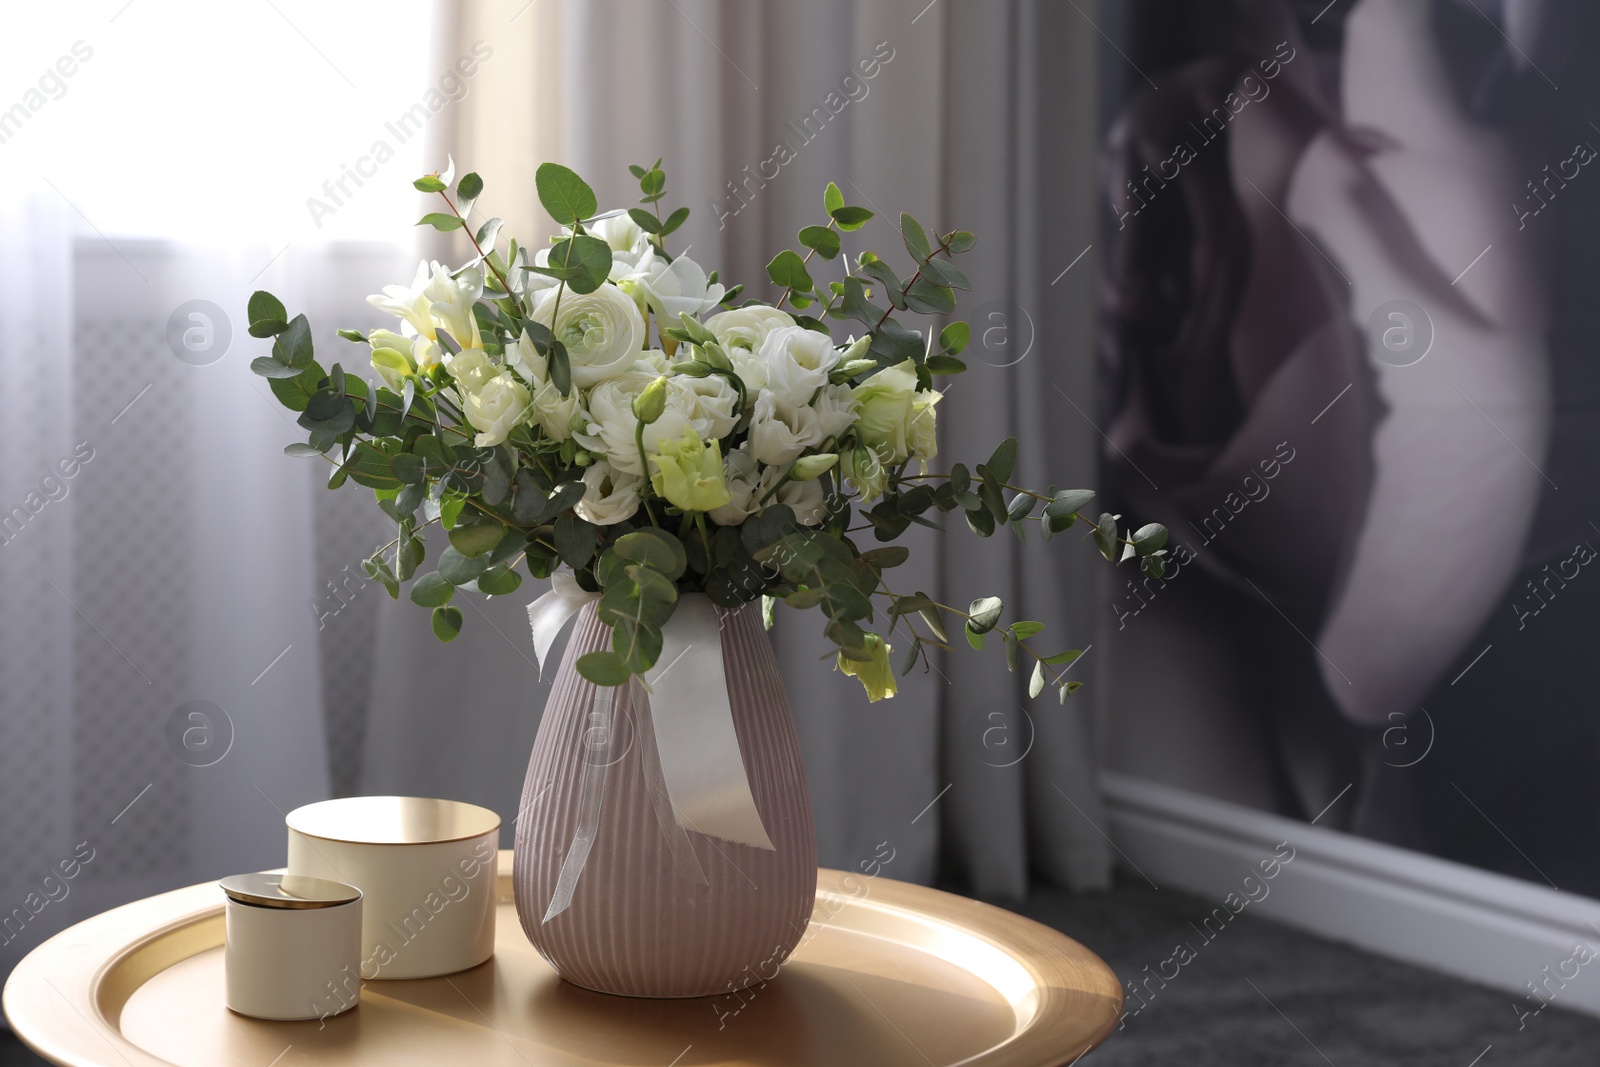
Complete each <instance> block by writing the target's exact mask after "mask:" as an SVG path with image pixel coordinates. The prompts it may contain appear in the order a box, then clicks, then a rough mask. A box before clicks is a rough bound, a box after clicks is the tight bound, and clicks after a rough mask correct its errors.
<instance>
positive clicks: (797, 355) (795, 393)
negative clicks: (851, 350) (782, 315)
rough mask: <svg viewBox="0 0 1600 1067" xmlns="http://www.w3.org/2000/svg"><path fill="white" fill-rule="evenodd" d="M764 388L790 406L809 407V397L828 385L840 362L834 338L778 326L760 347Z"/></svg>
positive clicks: (809, 331) (801, 327)
mask: <svg viewBox="0 0 1600 1067" xmlns="http://www.w3.org/2000/svg"><path fill="white" fill-rule="evenodd" d="M761 358H762V359H763V360H764V361H766V364H767V388H768V389H771V390H772V391H773V392H775V393H777V394H778V396H779V397H780V398H782V399H784V400H787V401H789V402H790V403H791V404H809V403H810V402H811V394H812V393H815V392H816V391H817V390H818V389H820V388H821V387H822V386H824V385H826V384H828V372H829V371H831V370H833V368H834V367H835V366H837V365H838V363H839V350H838V349H836V348H834V347H833V338H831V337H829V336H828V335H827V334H825V333H818V332H817V331H816V330H808V329H806V328H805V327H803V326H780V327H779V328H778V329H776V330H773V331H772V332H771V333H769V334H767V339H766V340H765V341H763V342H762V344H761Z"/></svg>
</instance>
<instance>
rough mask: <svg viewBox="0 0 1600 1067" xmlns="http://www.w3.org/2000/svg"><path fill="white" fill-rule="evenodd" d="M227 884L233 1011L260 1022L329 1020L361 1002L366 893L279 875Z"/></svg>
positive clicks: (229, 998) (239, 878)
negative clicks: (260, 1020) (362, 929)
mask: <svg viewBox="0 0 1600 1067" xmlns="http://www.w3.org/2000/svg"><path fill="white" fill-rule="evenodd" d="M220 884H221V886H222V891H223V892H224V893H225V894H227V897H228V900H227V904H226V906H225V918H224V923H225V925H226V928H227V948H226V949H225V950H224V965H223V966H224V970H225V971H226V974H227V1004H228V1007H230V1008H232V1009H233V1010H234V1011H236V1012H238V1013H239V1014H241V1015H249V1016H253V1017H254V1018H257V1019H280V1020H281V1019H324V1018H327V1017H328V1016H331V1015H338V1014H339V1013H340V1012H343V1011H348V1010H349V1009H351V1008H353V1007H355V1006H356V1005H357V1004H358V1003H360V1001H361V892H360V890H358V889H356V888H354V887H353V886H349V885H344V884H342V883H339V882H331V881H327V880H325V879H321V878H303V877H295V876H293V875H285V874H277V873H272V872H262V873H259V874H236V875H233V876H232V877H230V878H224V879H223V880H222V882H221V883H220Z"/></svg>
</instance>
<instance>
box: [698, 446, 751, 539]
mask: <svg viewBox="0 0 1600 1067" xmlns="http://www.w3.org/2000/svg"><path fill="white" fill-rule="evenodd" d="M722 469H723V471H724V473H725V475H726V480H727V486H728V502H727V503H726V504H724V505H722V506H721V507H720V508H712V509H711V510H710V511H708V512H706V517H707V518H709V519H710V520H711V521H712V522H714V523H716V524H717V525H718V526H737V525H739V524H740V523H741V522H743V521H744V520H745V519H748V518H749V517H750V514H751V511H752V509H753V508H754V507H755V504H756V501H757V500H758V499H760V498H759V497H757V496H756V495H755V492H756V484H757V483H758V482H759V481H760V480H761V466H760V464H758V463H757V462H756V461H755V459H754V458H752V457H751V455H750V450H749V446H748V445H740V446H739V447H738V448H735V449H730V450H729V452H728V454H727V455H725V456H723V457H722Z"/></svg>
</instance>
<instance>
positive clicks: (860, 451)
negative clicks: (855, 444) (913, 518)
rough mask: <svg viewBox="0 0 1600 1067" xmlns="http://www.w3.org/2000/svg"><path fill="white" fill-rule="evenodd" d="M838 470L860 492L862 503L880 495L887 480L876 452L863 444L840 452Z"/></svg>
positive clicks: (869, 501) (870, 501)
mask: <svg viewBox="0 0 1600 1067" xmlns="http://www.w3.org/2000/svg"><path fill="white" fill-rule="evenodd" d="M839 472H840V473H841V474H842V475H844V480H845V481H846V482H847V483H848V484H850V485H852V486H854V487H855V490H856V492H858V493H860V494H861V502H862V503H863V504H870V503H872V502H873V501H874V500H876V499H878V498H879V497H880V496H882V495H883V487H884V484H885V483H886V482H888V480H889V474H888V472H887V471H885V470H884V469H883V461H882V460H881V459H879V457H878V453H877V452H875V451H873V450H872V449H870V448H866V447H864V446H863V447H859V448H850V449H846V450H845V451H844V452H842V453H840V455H839Z"/></svg>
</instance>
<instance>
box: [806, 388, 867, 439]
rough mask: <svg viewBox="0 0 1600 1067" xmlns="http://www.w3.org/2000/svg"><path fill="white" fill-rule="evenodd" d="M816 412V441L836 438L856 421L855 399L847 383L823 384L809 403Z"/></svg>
mask: <svg viewBox="0 0 1600 1067" xmlns="http://www.w3.org/2000/svg"><path fill="white" fill-rule="evenodd" d="M811 408H812V410H814V411H815V412H816V413H817V432H818V437H817V441H818V442H821V441H826V440H828V439H829V438H833V439H835V440H837V439H838V438H839V437H840V436H842V435H843V434H844V432H845V431H846V430H848V429H849V428H850V427H852V426H854V425H855V423H856V407H855V401H854V400H853V399H852V398H851V396H850V387H849V386H848V385H825V386H823V387H822V393H821V394H820V395H819V396H818V397H817V399H816V400H815V401H814V402H813V403H812V405H811Z"/></svg>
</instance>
